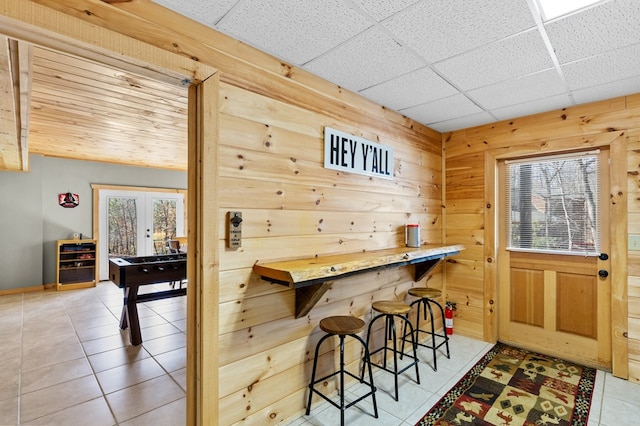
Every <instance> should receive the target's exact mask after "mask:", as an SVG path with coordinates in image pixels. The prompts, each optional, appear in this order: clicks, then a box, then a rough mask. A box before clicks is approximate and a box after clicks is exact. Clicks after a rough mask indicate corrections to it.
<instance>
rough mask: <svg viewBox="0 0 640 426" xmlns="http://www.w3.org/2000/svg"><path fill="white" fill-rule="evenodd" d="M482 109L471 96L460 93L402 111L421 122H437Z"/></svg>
mask: <svg viewBox="0 0 640 426" xmlns="http://www.w3.org/2000/svg"><path fill="white" fill-rule="evenodd" d="M481 111H482V109H480V107H478V106H477V105H476V104H474V103H473V102H471V101H470V100H469V98H467V97H466V96H464V95H462V94H459V95H454V96H449V97H448V98H444V99H439V100H437V101H433V102H429V103H426V104H422V105H416V106H414V107H411V108H405V109H401V110H400V113H402V114H404V115H406V116H407V117H409V118H413V119H414V120H416V121H418V122H420V123H437V122H439V121H445V120H450V119H452V118H457V117H460V116H465V115H471V114H475V113H478V112H481Z"/></svg>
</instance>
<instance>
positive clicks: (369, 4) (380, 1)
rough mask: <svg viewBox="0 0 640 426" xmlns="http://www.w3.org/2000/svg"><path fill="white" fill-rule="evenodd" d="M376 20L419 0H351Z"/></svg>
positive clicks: (380, 19)
mask: <svg viewBox="0 0 640 426" xmlns="http://www.w3.org/2000/svg"><path fill="white" fill-rule="evenodd" d="M352 1H353V2H354V3H355V4H357V5H358V6H360V7H361V8H362V10H364V11H365V12H366V13H368V14H369V15H371V16H372V17H373V18H375V20H377V21H378V22H380V21H382V20H383V19H386V18H388V17H389V16H391V15H394V14H396V13H398V12H399V11H401V10H402V9H405V8H407V7H409V6H411V5H412V4H414V3H417V2H418V1H419V0H394V1H389V0H352Z"/></svg>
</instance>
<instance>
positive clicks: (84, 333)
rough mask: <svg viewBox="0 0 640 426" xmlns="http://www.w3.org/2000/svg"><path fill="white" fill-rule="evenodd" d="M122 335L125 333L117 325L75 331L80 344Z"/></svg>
mask: <svg viewBox="0 0 640 426" xmlns="http://www.w3.org/2000/svg"><path fill="white" fill-rule="evenodd" d="M122 333H126V331H123V330H120V326H119V325H118V324H117V323H113V324H109V325H102V326H99V327H93V328H85V329H82V330H77V331H76V334H77V335H78V339H80V341H81V342H87V341H89V340H95V339H102V338H103V337H109V336H115V335H117V334H122Z"/></svg>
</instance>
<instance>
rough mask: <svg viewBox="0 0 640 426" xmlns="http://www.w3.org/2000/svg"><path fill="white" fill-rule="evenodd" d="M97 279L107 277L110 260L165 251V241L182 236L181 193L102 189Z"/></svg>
mask: <svg viewBox="0 0 640 426" xmlns="http://www.w3.org/2000/svg"><path fill="white" fill-rule="evenodd" d="M98 200H99V201H98V204H99V206H98V210H99V219H98V220H99V224H98V227H99V238H98V244H99V246H100V250H99V253H100V258H99V262H100V272H99V275H100V280H108V279H109V264H108V262H109V259H110V258H113V257H123V256H152V255H155V254H164V253H165V252H166V242H167V240H170V239H172V238H175V237H180V236H184V235H185V234H184V194H182V193H174V192H147V191H127V190H110V189H101V190H100V192H99V197H98Z"/></svg>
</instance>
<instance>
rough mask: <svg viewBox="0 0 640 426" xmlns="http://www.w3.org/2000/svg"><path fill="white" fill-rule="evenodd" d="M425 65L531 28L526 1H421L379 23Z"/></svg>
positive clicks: (533, 24) (532, 23)
mask: <svg viewBox="0 0 640 426" xmlns="http://www.w3.org/2000/svg"><path fill="white" fill-rule="evenodd" d="M383 25H384V26H385V27H386V28H387V29H388V30H389V31H391V32H392V33H393V34H395V35H396V36H397V37H398V38H399V39H400V40H403V41H404V42H406V43H408V45H409V46H411V48H413V49H414V50H415V51H416V52H418V53H419V54H420V55H422V57H424V58H425V59H426V60H427V61H428V62H436V61H440V60H442V59H445V58H449V57H451V56H454V55H458V54H460V53H463V52H466V51H469V50H471V49H475V48H477V47H480V46H482V45H485V44H487V43H490V42H494V41H496V40H500V39H502V38H504V37H508V36H510V35H512V34H516V33H518V32H521V31H524V30H526V29H529V28H532V27H534V26H535V21H534V20H533V16H532V15H531V11H530V9H529V6H528V5H527V0H473V1H470V0H422V1H421V2H419V3H417V4H416V5H415V6H413V7H409V8H407V9H406V10H404V11H402V12H401V13H398V14H397V15H395V16H393V17H391V18H389V19H388V20H386V21H384V22H383Z"/></svg>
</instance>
